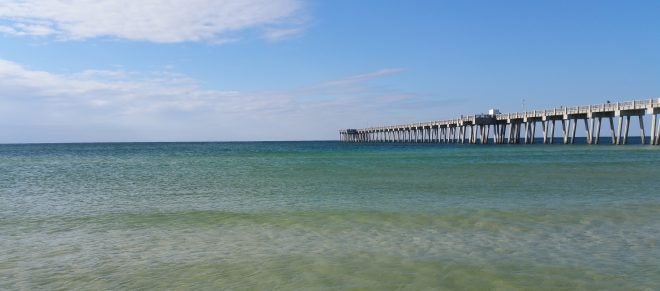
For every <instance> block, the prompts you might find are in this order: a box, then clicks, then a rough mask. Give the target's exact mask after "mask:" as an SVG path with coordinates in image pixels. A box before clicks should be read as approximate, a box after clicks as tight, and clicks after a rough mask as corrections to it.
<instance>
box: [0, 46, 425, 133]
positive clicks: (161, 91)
mask: <svg viewBox="0 0 660 291" xmlns="http://www.w3.org/2000/svg"><path fill="white" fill-rule="evenodd" d="M399 71H401V70H400V69H384V70H379V71H376V72H373V73H367V74H359V75H355V76H349V77H345V78H340V79H338V80H334V81H327V82H321V83H318V84H311V85H309V86H305V87H302V88H292V89H289V90H282V91H235V90H208V89H205V88H204V87H203V85H202V84H201V83H200V82H198V81H196V80H194V79H191V78H190V77H187V76H185V75H181V74H177V73H175V72H172V71H170V70H167V69H166V70H163V71H160V72H150V73H136V72H130V71H125V70H87V71H83V72H78V73H73V74H57V73H51V72H47V71H41V70H34V69H29V68H26V67H24V66H22V65H20V64H17V63H14V62H11V61H7V60H2V59H0V142H59V141H126V140H140V141H145V140H281V139H323V138H334V137H335V134H336V130H337V129H338V128H343V127H347V126H351V125H353V126H354V125H356V124H365V122H368V121H370V120H371V121H373V120H378V119H377V118H376V117H375V116H379V115H382V113H383V111H384V110H386V109H385V108H388V107H396V106H392V105H396V104H405V103H406V102H409V101H411V100H417V99H419V98H417V96H414V95H412V94H408V93H405V92H399V91H397V90H392V89H384V88H379V87H377V86H372V85H370V84H369V83H370V82H369V81H371V80H373V79H375V78H378V77H381V76H385V75H389V74H394V73H397V72H399ZM19 128H20V129H21V130H18V129H19ZM53 128H55V129H53ZM13 129H15V130H13Z"/></svg>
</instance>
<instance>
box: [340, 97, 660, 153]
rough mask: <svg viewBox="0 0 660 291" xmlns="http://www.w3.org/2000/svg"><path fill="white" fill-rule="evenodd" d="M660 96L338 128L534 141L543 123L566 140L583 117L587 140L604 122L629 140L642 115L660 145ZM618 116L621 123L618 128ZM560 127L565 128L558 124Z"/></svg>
mask: <svg viewBox="0 0 660 291" xmlns="http://www.w3.org/2000/svg"><path fill="white" fill-rule="evenodd" d="M647 114H649V115H651V128H650V131H649V133H650V139H649V140H648V142H647V139H646V133H647V132H646V131H645V128H644V116H645V115H647ZM658 114H660V98H657V99H649V100H634V101H627V102H615V103H606V104H598V105H584V106H574V107H563V106H562V107H559V108H552V109H545V110H533V111H526V112H515V113H504V114H502V113H499V112H498V111H497V110H494V109H493V110H491V111H490V112H489V114H478V115H469V116H461V117H459V118H455V119H447V120H436V121H428V122H419V123H410V124H401V125H391V126H378V127H369V128H362V129H342V130H340V131H339V137H340V140H341V141H343V142H362V143H366V142H392V143H471V144H487V143H489V142H492V143H495V144H520V143H524V144H533V143H535V142H536V138H537V137H538V136H537V131H536V130H537V127H539V125H540V131H539V133H541V137H542V138H543V141H542V142H543V143H545V144H552V143H555V142H556V141H555V140H556V139H559V140H560V142H563V143H564V144H572V143H574V142H575V134H576V130H577V124H578V122H584V128H585V136H586V140H587V143H588V144H599V143H600V142H601V125H602V123H603V121H605V122H606V125H605V126H607V125H609V129H610V130H609V131H610V135H611V143H612V144H627V143H628V131H629V128H630V122H631V118H633V117H637V119H638V120H639V121H638V123H639V128H640V130H641V143H642V144H652V145H660V122H659V121H658ZM615 119H618V124H617V126H616V128H615ZM633 120H634V118H633ZM558 123H560V124H561V136H560V137H556V136H555V126H556V125H557V124H558ZM557 131H560V130H557Z"/></svg>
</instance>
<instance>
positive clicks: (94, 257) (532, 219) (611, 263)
mask: <svg viewBox="0 0 660 291" xmlns="http://www.w3.org/2000/svg"><path fill="white" fill-rule="evenodd" d="M659 189H660V147H658V146H648V145H625V146H613V145H585V144H580V145H446V144H415V145H402V144H348V143H339V142H232V143H98V144H93V143H92V144H22V145H9V144H7V145H0V289H5V290H38V289H46V290H75V289H83V290H102V289H113V290H149V289H159V290H160V289H172V290H216V289H232V290H244V289H251V290H255V289H256V290H261V289H277V290H292V289H293V290H344V289H361V290H434V289H440V290H451V289H459V290H517V289H519V290H530V289H533V290H557V289H564V290H573V289H582V290H660V279H659V278H660V246H659V242H660V190H659Z"/></svg>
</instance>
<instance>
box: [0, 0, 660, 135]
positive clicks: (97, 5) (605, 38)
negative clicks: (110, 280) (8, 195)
mask: <svg viewBox="0 0 660 291" xmlns="http://www.w3.org/2000/svg"><path fill="white" fill-rule="evenodd" d="M658 15H660V1H643V0H640V1H607V0H605V1H600V0H599V1H596V0H594V1H590V0H580V1H574V0H565V1H564V0H552V1H550V0H548V1H542V0H540V1H508V0H502V1H487V0H486V1H476V0H474V1H473V0H468V1H459V0H455V1H443V0H431V1H425V0H409V1H404V0H392V1H382V0H378V1H376V0H373V1H372V0H361V1H353V0H332V1H331V0H325V1H321V0H309V1H306V0H170V1H161V0H140V1H133V0H96V1H89V0H68V1H63V0H3V1H1V2H0V143H33V142H35V143H40V142H124V141H127V142H131V141H253V140H331V139H337V138H338V130H339V129H341V128H361V127H367V126H376V125H386V124H397V123H407V122H417V121H426V120H438V119H448V118H453V117H456V116H459V115H461V114H463V115H467V114H475V113H482V112H487V111H488V109H490V108H497V109H499V110H500V111H502V112H515V111H521V110H522V109H523V108H525V109H544V108H553V107H556V106H560V105H564V106H567V105H586V104H599V103H604V102H605V101H606V100H611V101H627V100H635V99H649V98H657V97H660V53H659V52H660V17H658ZM523 100H524V101H523ZM523 106H524V107H523Z"/></svg>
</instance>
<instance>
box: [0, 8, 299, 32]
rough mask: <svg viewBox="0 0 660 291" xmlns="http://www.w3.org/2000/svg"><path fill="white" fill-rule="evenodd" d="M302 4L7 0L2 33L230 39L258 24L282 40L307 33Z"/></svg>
mask: <svg viewBox="0 0 660 291" xmlns="http://www.w3.org/2000/svg"><path fill="white" fill-rule="evenodd" d="M302 10H303V5H302V3H301V0H222V1H220V0H169V1H162V0H137V1H136V0H69V1H61V0H5V1H2V2H0V33H4V34H11V35H19V36H23V35H30V36H55V37H57V38H59V39H63V40H69V39H86V38H95V37H112V38H120V39H127V40H137V41H150V42H157V43H176V42H187V41H192V42H198V41H204V42H210V43H225V42H228V41H234V40H235V39H236V36H235V34H236V33H238V32H240V31H243V30H249V29H255V30H257V31H259V32H260V33H261V34H262V36H263V37H264V38H266V39H268V40H278V39H282V38H285V37H288V36H292V35H295V34H299V33H301V31H302V30H303V28H302V24H301V21H300V19H302V18H303V17H302V16H301V14H302Z"/></svg>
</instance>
